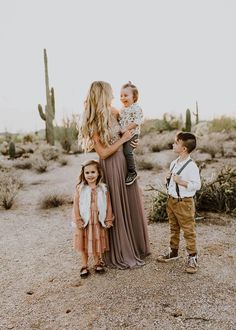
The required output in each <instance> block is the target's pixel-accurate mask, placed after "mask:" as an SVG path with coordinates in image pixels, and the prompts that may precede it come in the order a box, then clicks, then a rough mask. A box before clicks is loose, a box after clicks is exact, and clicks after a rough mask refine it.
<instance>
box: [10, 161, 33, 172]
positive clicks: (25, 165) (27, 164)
mask: <svg viewBox="0 0 236 330" xmlns="http://www.w3.org/2000/svg"><path fill="white" fill-rule="evenodd" d="M13 166H14V167H15V168H18V169H21V170H25V169H27V170H29V169H31V168H32V163H31V161H30V160H26V159H25V160H19V161H16V162H15V163H14V164H13Z"/></svg>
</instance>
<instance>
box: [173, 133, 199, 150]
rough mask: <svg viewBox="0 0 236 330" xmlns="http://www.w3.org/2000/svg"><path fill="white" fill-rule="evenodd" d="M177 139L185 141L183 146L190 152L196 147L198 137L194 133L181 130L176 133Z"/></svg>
mask: <svg viewBox="0 0 236 330" xmlns="http://www.w3.org/2000/svg"><path fill="white" fill-rule="evenodd" d="M176 139H177V141H179V140H181V141H182V142H183V146H184V147H185V148H186V149H187V151H188V153H190V152H191V151H193V150H194V149H195V148H196V145H197V141H196V137H195V135H194V134H192V133H188V132H179V133H178V134H177V135H176Z"/></svg>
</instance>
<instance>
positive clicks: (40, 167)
mask: <svg viewBox="0 0 236 330" xmlns="http://www.w3.org/2000/svg"><path fill="white" fill-rule="evenodd" d="M32 166H33V168H34V169H35V170H36V171H37V172H39V173H43V172H46V171H47V168H48V162H47V161H46V160H45V159H43V157H42V156H40V155H38V156H35V157H32Z"/></svg>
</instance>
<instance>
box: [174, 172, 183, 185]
mask: <svg viewBox="0 0 236 330" xmlns="http://www.w3.org/2000/svg"><path fill="white" fill-rule="evenodd" d="M173 180H174V182H176V183H177V184H181V176H179V175H178V174H173Z"/></svg>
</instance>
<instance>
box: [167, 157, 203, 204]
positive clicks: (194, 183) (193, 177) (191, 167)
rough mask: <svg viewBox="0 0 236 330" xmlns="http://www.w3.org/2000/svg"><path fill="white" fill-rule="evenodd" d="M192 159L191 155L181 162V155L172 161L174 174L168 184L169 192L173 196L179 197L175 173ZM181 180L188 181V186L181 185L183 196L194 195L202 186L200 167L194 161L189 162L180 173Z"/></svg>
mask: <svg viewBox="0 0 236 330" xmlns="http://www.w3.org/2000/svg"><path fill="white" fill-rule="evenodd" d="M189 159H190V156H189V157H188V158H187V159H185V160H184V161H182V162H180V161H179V157H178V158H177V159H175V160H174V161H172V162H171V164H170V170H171V169H172V168H173V169H172V175H171V178H170V183H169V186H168V194H169V195H170V196H172V197H175V198H178V194H177V192H176V183H175V182H174V180H173V174H176V173H177V172H178V171H179V170H180V169H181V167H182V166H183V165H184V164H185V163H186V162H187V161H188V160H189ZM179 176H180V177H181V180H183V181H186V182H187V183H188V186H187V188H185V187H183V186H181V185H178V186H179V194H180V197H181V198H184V197H193V196H194V195H195V193H196V191H197V190H199V189H200V188H201V179H200V174H199V169H198V167H197V165H196V164H195V162H194V161H192V162H189V163H188V164H187V166H186V167H185V168H184V169H183V171H182V172H181V173H180V174H179Z"/></svg>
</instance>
